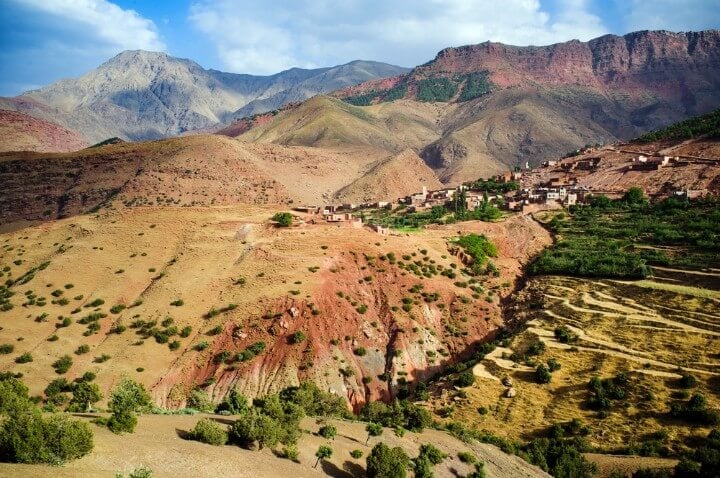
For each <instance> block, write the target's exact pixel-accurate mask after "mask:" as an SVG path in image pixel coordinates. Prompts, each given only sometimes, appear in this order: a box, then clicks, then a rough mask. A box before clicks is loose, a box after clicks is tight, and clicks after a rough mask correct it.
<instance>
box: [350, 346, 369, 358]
mask: <svg viewBox="0 0 720 478" xmlns="http://www.w3.org/2000/svg"><path fill="white" fill-rule="evenodd" d="M353 353H354V354H355V355H357V356H358V357H362V356H364V355H367V350H365V348H364V347H358V348H356V349H355V350H353Z"/></svg>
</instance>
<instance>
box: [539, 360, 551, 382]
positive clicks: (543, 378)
mask: <svg viewBox="0 0 720 478" xmlns="http://www.w3.org/2000/svg"><path fill="white" fill-rule="evenodd" d="M550 380H552V374H550V370H548V368H547V367H546V366H545V364H540V365H538V366H537V367H536V368H535V381H536V382H537V383H550Z"/></svg>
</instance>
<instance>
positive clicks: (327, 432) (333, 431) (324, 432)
mask: <svg viewBox="0 0 720 478" xmlns="http://www.w3.org/2000/svg"><path fill="white" fill-rule="evenodd" d="M318 434H319V435H320V436H321V437H323V438H326V439H328V440H334V439H335V435H337V428H335V427H334V426H333V425H325V426H322V427H320V430H318Z"/></svg>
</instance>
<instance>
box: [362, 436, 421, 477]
mask: <svg viewBox="0 0 720 478" xmlns="http://www.w3.org/2000/svg"><path fill="white" fill-rule="evenodd" d="M409 464H410V458H408V456H407V454H406V453H405V451H404V450H403V449H402V448H400V447H395V448H392V449H391V448H390V447H389V446H387V445H386V444H385V443H382V442H381V443H378V444H377V445H375V446H374V447H373V449H372V451H371V452H370V454H369V455H368V457H367V461H366V471H365V474H366V476H367V478H380V477H382V478H386V477H387V478H389V477H392V478H405V476H406V475H407V467H408V465H409Z"/></svg>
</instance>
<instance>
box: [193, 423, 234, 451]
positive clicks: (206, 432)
mask: <svg viewBox="0 0 720 478" xmlns="http://www.w3.org/2000/svg"><path fill="white" fill-rule="evenodd" d="M190 438H191V439H192V440H196V441H199V442H203V443H207V444H208V445H215V446H220V445H224V444H226V443H227V441H228V431H227V429H226V428H225V427H223V426H222V425H220V424H219V423H217V422H216V421H214V420H211V419H209V418H203V419H201V420H200V421H198V422H197V423H196V424H195V428H193V430H192V431H191V432H190Z"/></svg>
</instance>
